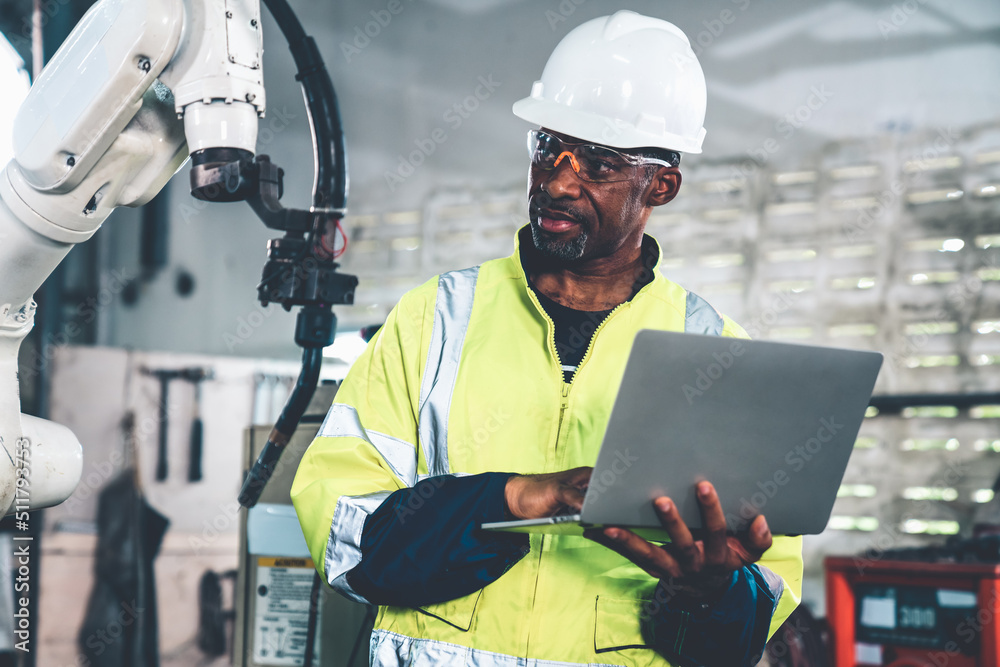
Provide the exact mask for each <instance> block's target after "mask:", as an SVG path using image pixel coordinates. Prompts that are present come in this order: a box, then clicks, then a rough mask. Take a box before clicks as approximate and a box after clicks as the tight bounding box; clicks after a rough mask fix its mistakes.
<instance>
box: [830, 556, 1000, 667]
mask: <svg viewBox="0 0 1000 667" xmlns="http://www.w3.org/2000/svg"><path fill="white" fill-rule="evenodd" d="M825 569H826V609H827V620H828V621H829V624H830V631H831V635H832V650H833V664H834V665H835V667H855V666H858V667H860V666H863V665H888V666H890V667H1000V643H998V638H1000V563H941V562H913V561H891V560H884V561H883V560H877V559H872V558H867V557H862V556H859V557H853V558H851V557H832V558H827V559H826V561H825Z"/></svg>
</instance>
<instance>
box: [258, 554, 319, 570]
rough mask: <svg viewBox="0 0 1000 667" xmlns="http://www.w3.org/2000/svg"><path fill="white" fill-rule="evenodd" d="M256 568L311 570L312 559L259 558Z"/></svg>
mask: <svg viewBox="0 0 1000 667" xmlns="http://www.w3.org/2000/svg"><path fill="white" fill-rule="evenodd" d="M257 566H258V567H307V568H309V569H310V570H311V569H313V567H314V565H313V561H312V558H274V557H261V558H258V559H257Z"/></svg>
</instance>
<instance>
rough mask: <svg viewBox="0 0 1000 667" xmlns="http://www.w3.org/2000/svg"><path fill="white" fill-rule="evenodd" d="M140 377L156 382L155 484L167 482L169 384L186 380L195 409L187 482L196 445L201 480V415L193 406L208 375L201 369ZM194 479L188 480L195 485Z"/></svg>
mask: <svg viewBox="0 0 1000 667" xmlns="http://www.w3.org/2000/svg"><path fill="white" fill-rule="evenodd" d="M142 374H143V375H149V376H152V377H155V378H156V379H157V380H159V381H160V402H159V420H160V437H159V441H158V445H157V451H156V481H157V482H162V481H164V480H165V479H166V478H167V471H168V469H169V466H168V465H167V435H168V433H169V428H168V426H169V420H170V410H169V405H170V404H169V399H170V391H169V390H170V383H171V382H172V381H173V380H186V381H188V382H193V383H194V385H195V395H196V399H195V401H196V406H195V422H194V424H192V427H191V454H192V460H191V467H190V469H189V471H188V479H191V477H192V475H193V474H194V473H195V457H194V454H195V450H196V445H197V473H198V477H197V479H201V444H202V424H201V412H200V408H199V406H198V405H197V403H199V402H200V400H201V393H200V391H199V386H200V383H201V382H202V381H203V380H206V379H211V377H212V371H211V370H207V369H204V368H198V367H194V368H143V369H142ZM197 479H191V481H197Z"/></svg>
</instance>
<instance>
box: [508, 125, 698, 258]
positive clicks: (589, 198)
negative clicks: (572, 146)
mask: <svg viewBox="0 0 1000 667" xmlns="http://www.w3.org/2000/svg"><path fill="white" fill-rule="evenodd" d="M545 131H546V132H548V133H549V134H552V135H554V136H556V137H558V138H559V139H561V140H563V141H566V142H567V143H582V142H581V141H580V140H579V139H576V138H574V137H570V136H567V135H564V134H560V133H558V132H552V131H551V130H545ZM657 169H658V168H657V167H655V166H647V167H642V168H641V169H639V170H638V172H637V174H636V175H635V177H633V178H632V179H631V180H627V181H617V182H611V183H592V182H589V181H584V180H582V179H580V178H579V177H578V176H577V173H576V172H575V171H574V170H573V166H572V163H571V161H570V160H569V159H563V160H562V161H561V162H560V163H559V164H558V166H556V167H555V169H552V170H548V171H547V170H545V169H542V168H540V167H538V166H536V165H534V164H532V165H531V166H530V167H529V172H528V211H529V215H530V219H531V234H532V238H533V239H534V241H535V246H536V247H537V248H538V250H539V251H541V252H542V253H543V254H544V255H546V256H549V257H551V258H553V259H558V260H562V261H577V260H591V259H598V258H604V257H610V256H612V255H614V254H615V253H616V252H618V251H620V250H622V249H623V248H626V249H634V248H637V247H639V246H640V245H641V243H642V234H643V230H644V229H645V226H646V220H647V218H648V217H649V212H650V211H651V210H652V209H651V207H652V206H658V205H660V204H662V203H666V202H667V201H669V200H670V199H672V198H673V196H674V195H675V194H676V190H677V188H678V187H679V186H680V172H679V171H678V170H677V169H676V168H670V169H667V168H659V171H658V173H660V172H674V173H675V174H676V178H675V179H674V177H673V176H670V177H669V178H667V181H668V183H667V184H666V188H665V186H664V183H662V182H661V181H662V180H663V179H661V178H659V177H657V178H653V179H652V180H650V178H649V176H648V173H644V172H645V170H657ZM665 189H666V190H669V192H665Z"/></svg>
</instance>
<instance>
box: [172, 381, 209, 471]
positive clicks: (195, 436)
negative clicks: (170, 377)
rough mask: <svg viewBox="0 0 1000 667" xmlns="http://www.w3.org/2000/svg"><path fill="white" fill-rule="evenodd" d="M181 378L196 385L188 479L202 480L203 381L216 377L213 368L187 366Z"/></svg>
mask: <svg viewBox="0 0 1000 667" xmlns="http://www.w3.org/2000/svg"><path fill="white" fill-rule="evenodd" d="M180 377H181V379H183V380H187V381H188V382H190V383H192V384H193V385H194V419H193V420H192V421H191V444H190V447H189V455H188V481H189V482H199V481H201V456H202V442H203V439H204V428H205V427H204V425H203V423H202V420H201V383H202V382H204V381H205V380H211V379H212V378H213V377H215V375H214V373H213V372H212V370H211V369H207V368H185V369H183V370H182V371H181V376H180Z"/></svg>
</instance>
